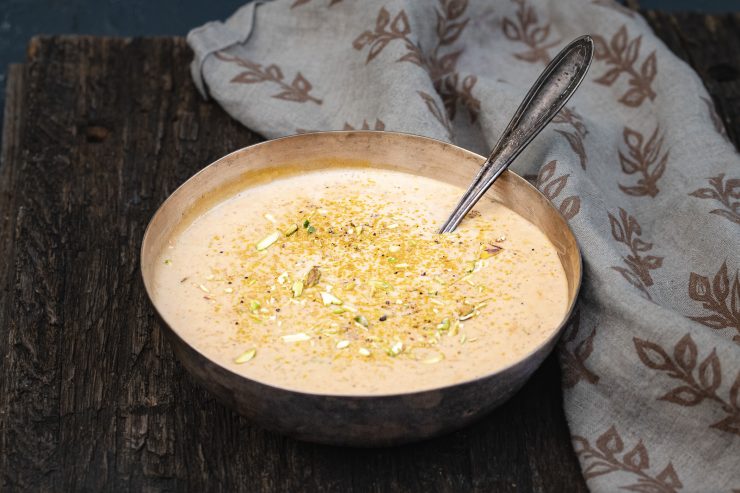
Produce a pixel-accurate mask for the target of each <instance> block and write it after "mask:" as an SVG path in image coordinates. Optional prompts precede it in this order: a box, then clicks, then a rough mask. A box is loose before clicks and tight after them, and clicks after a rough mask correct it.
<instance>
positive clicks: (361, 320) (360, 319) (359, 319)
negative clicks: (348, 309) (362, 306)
mask: <svg viewBox="0 0 740 493" xmlns="http://www.w3.org/2000/svg"><path fill="white" fill-rule="evenodd" d="M354 321H355V322H357V323H358V324H360V325H361V326H363V327H367V326H368V325H370V323H369V322H368V321H367V318H365V316H364V315H357V316H356V317H355V318H354Z"/></svg>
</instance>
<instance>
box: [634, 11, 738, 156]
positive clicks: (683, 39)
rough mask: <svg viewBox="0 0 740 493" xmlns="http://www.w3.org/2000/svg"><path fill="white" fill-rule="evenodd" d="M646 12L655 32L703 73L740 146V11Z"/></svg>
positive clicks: (699, 72) (726, 126) (646, 16)
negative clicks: (722, 13)
mask: <svg viewBox="0 0 740 493" xmlns="http://www.w3.org/2000/svg"><path fill="white" fill-rule="evenodd" d="M643 14H644V15H645V18H646V19H647V21H648V23H649V24H650V25H651V27H652V28H653V30H654V31H655V34H656V35H658V37H660V38H661V39H662V40H663V41H664V42H665V44H666V45H668V47H669V48H670V49H671V50H672V51H673V52H674V53H675V54H676V55H678V57H679V58H681V59H683V60H684V61H685V62H686V63H688V64H689V65H691V67H692V68H693V69H694V70H696V72H697V73H698V74H699V77H701V79H702V81H703V82H704V85H705V86H706V88H707V90H708V91H709V93H710V94H711V96H712V99H713V100H714V104H715V108H716V110H717V113H718V115H719V117H720V118H721V120H722V122H723V123H724V127H725V130H726V131H727V136H728V138H729V139H730V141H731V142H732V143H734V144H735V147H740V55H739V54H740V12H739V13H734V14H726V15H702V14H697V13H675V14H665V13H661V12H655V11H648V12H643Z"/></svg>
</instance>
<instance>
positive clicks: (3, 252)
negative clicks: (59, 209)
mask: <svg viewBox="0 0 740 493" xmlns="http://www.w3.org/2000/svg"><path fill="white" fill-rule="evenodd" d="M24 76H25V68H24V67H23V66H22V65H11V66H10V67H9V69H8V80H7V83H6V86H5V96H6V101H7V102H8V103H7V104H6V105H5V112H4V113H5V114H4V120H3V121H4V125H3V136H2V149H1V150H0V259H3V263H2V264H0V265H5V267H4V268H0V375H2V376H3V378H1V379H0V471H3V470H5V469H6V467H7V466H6V464H5V458H6V457H7V452H8V450H9V444H8V442H7V439H6V434H5V430H6V425H7V417H8V413H7V412H4V411H5V410H6V406H5V404H6V402H5V400H4V399H3V396H6V395H7V384H8V379H7V378H6V376H7V375H8V374H9V372H7V371H6V363H7V362H8V361H9V358H8V357H7V356H9V353H8V346H7V343H8V325H9V323H10V319H9V310H8V307H9V305H10V302H11V299H12V297H11V294H12V292H13V286H12V284H11V279H12V276H11V273H12V272H13V269H11V268H10V267H11V265H12V264H11V262H9V259H12V258H13V256H14V255H13V247H14V239H15V217H16V211H17V210H16V206H15V199H16V194H15V191H14V190H13V188H12V186H13V184H14V183H15V175H16V174H17V173H18V167H19V144H20V142H19V141H20V137H21V129H22V120H23V119H22V116H23V112H22V107H23V87H24ZM2 486H3V481H2V480H0V489H2Z"/></svg>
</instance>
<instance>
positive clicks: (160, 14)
mask: <svg viewBox="0 0 740 493" xmlns="http://www.w3.org/2000/svg"><path fill="white" fill-rule="evenodd" d="M247 1H248V0H0V115H2V108H3V103H4V101H5V90H4V86H5V76H6V73H7V65H8V64H9V63H19V62H22V61H23V60H24V58H25V54H24V51H25V47H26V43H27V42H28V40H29V38H30V37H31V36H33V35H35V34H94V35H104V36H152V35H165V36H166V35H170V36H171V35H180V36H183V35H185V34H186V33H187V32H188V31H189V30H190V29H192V28H193V27H196V26H199V25H201V24H203V23H205V22H207V21H209V20H214V19H224V18H226V17H228V16H229V15H230V14H231V13H232V12H234V11H235V10H236V9H237V8H238V7H239V6H241V5H243V4H245V3H247ZM358 1H359V0H358ZM421 1H428V0H421ZM632 3H634V2H630V4H632ZM639 4H640V6H641V7H642V8H646V9H662V10H673V11H676V10H694V11H702V12H726V11H734V10H740V0H640V2H639ZM0 120H1V118H0Z"/></svg>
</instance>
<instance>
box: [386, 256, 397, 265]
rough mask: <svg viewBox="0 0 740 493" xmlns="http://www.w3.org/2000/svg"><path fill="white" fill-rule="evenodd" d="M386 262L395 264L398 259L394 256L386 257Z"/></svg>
mask: <svg viewBox="0 0 740 493" xmlns="http://www.w3.org/2000/svg"><path fill="white" fill-rule="evenodd" d="M388 262H390V263H391V264H395V263H396V262H398V259H397V258H396V257H388Z"/></svg>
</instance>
